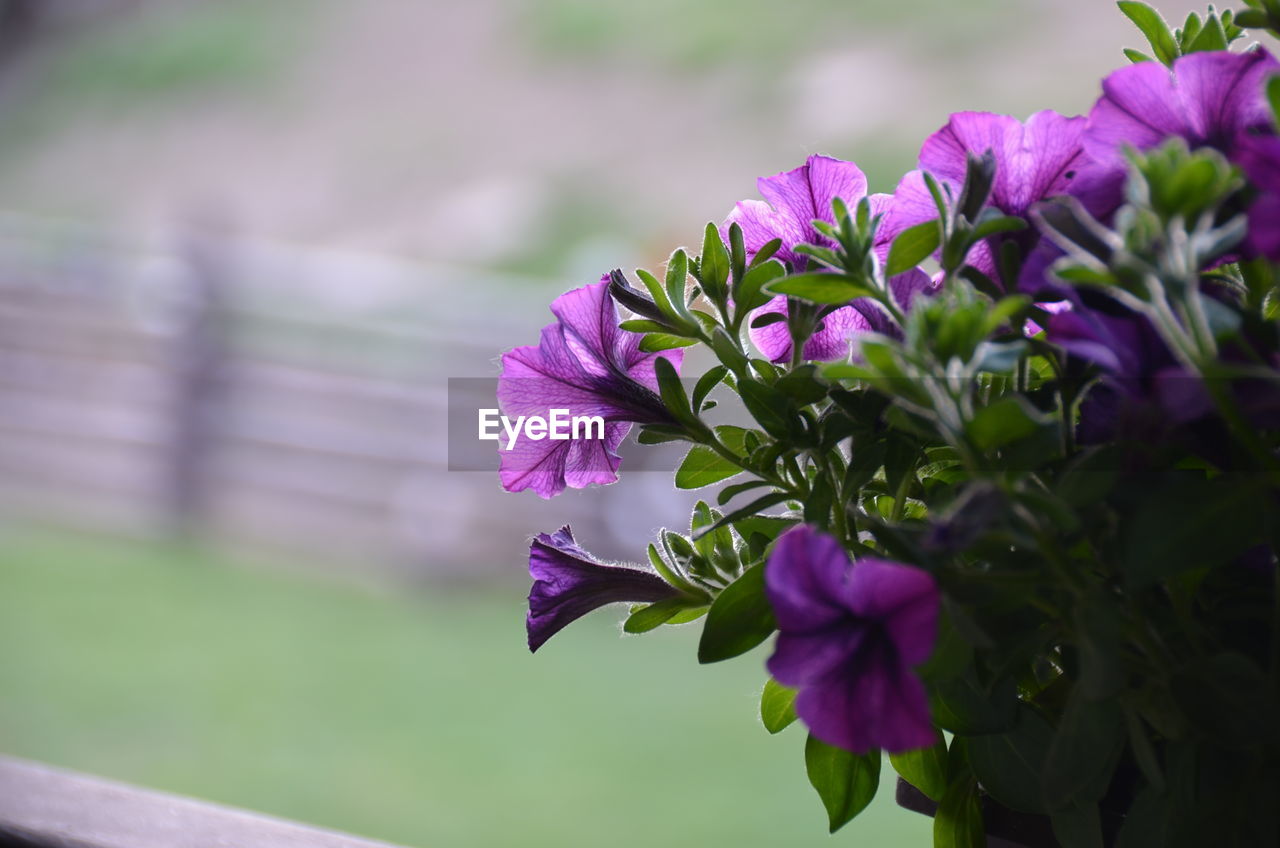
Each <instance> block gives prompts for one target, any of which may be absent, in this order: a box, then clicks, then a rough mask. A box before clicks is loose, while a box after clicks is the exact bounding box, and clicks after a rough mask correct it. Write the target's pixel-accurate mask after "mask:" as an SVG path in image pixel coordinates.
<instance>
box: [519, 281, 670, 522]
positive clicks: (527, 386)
mask: <svg viewBox="0 0 1280 848" xmlns="http://www.w3.org/2000/svg"><path fill="white" fill-rule="evenodd" d="M608 290H609V278H608V277H607V276H606V277H604V278H602V279H601V281H600V282H599V283H595V284H592V285H589V286H584V287H582V288H580V289H574V290H573V291H570V292H566V293H565V294H562V295H560V297H558V298H556V300H555V302H553V303H552V304H551V312H552V313H553V314H554V315H555V316H556V319H557V320H556V323H554V324H549V325H548V326H546V327H544V328H543V330H542V337H541V340H540V341H539V343H538V344H537V346H526V347H517V348H515V349H513V350H510V351H508V352H507V353H504V354H503V355H502V376H501V377H499V378H498V404H499V407H500V408H501V411H502V414H503V415H504V416H506V417H507V418H509V419H511V420H512V421H515V420H517V419H518V418H519V416H533V415H537V416H542V417H543V418H549V417H550V414H551V410H553V409H555V410H567V411H568V413H567V414H568V416H571V417H576V416H599V417H600V418H602V419H604V438H602V439H601V438H598V437H597V438H573V439H559V440H557V439H550V438H543V439H541V440H537V441H535V440H533V439H530V438H521V439H517V440H516V442H515V445H514V447H512V448H511V449H510V450H505V451H503V452H502V454H501V465H500V468H499V477H500V479H501V480H502V487H503V488H504V489H506V490H507V491H509V492H518V491H521V490H523V489H533V490H534V491H535V492H537V493H538V495H540V496H541V497H544V498H550V497H553V496H555V495H558V494H559V493H560V492H562V491H564V489H565V487H566V486H572V487H573V488H575V489H581V488H585V487H586V486H589V485H592V484H597V485H604V484H608V483H613V482H615V481H616V480H617V479H618V474H617V470H618V463H619V461H620V460H619V457H618V455H617V453H616V451H617V448H618V445H620V444H621V443H622V440H623V438H624V437H625V436H626V435H627V433H628V431H630V429H631V425H632V424H658V423H661V424H670V423H674V420H673V419H672V418H671V416H670V414H669V413H668V412H667V410H666V407H665V406H663V404H662V400H661V398H659V397H658V395H657V389H658V381H657V377H656V376H655V374H654V363H655V361H656V360H657V358H658V356H662V357H664V358H666V359H667V360H668V361H669V362H671V364H672V365H674V366H675V367H676V369H677V370H679V367H680V362H681V358H682V351H679V350H674V351H663V352H662V353H661V354H653V353H644V352H642V351H641V350H640V339H641V336H640V334H638V333H630V332H627V331H625V330H622V329H619V327H618V309H617V307H616V306H615V305H614V303H613V300H612V299H611V298H610V297H609V291H608ZM586 435H588V436H598V435H599V432H598V428H597V430H596V431H592V430H591V428H590V427H588V428H586Z"/></svg>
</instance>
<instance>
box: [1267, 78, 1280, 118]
mask: <svg viewBox="0 0 1280 848" xmlns="http://www.w3.org/2000/svg"><path fill="white" fill-rule="evenodd" d="M1267 103H1268V104H1270V106H1271V117H1272V118H1273V119H1274V120H1275V121H1276V123H1278V124H1280V76H1276V77H1272V78H1271V79H1269V80H1267Z"/></svg>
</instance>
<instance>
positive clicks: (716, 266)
mask: <svg viewBox="0 0 1280 848" xmlns="http://www.w3.org/2000/svg"><path fill="white" fill-rule="evenodd" d="M698 279H699V281H700V282H701V283H702V287H703V289H704V290H705V291H706V292H707V294H708V295H710V296H711V297H712V298H713V299H715V298H718V297H719V296H720V294H721V293H722V292H724V291H725V283H726V282H728V280H729V251H728V250H726V249H725V246H724V241H722V240H721V238H720V230H718V229H717V228H716V225H715V224H707V229H706V233H705V234H704V236H703V239H702V257H701V259H700V260H699V266H698Z"/></svg>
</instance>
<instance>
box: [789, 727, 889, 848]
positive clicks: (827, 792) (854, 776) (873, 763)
mask: <svg viewBox="0 0 1280 848" xmlns="http://www.w3.org/2000/svg"><path fill="white" fill-rule="evenodd" d="M804 763H805V769H806V771H808V773H809V783H810V784H812V785H813V788H814V789H816V790H818V797H819V798H821V799H822V805H823V806H824V807H826V808H827V819H828V822H829V824H830V827H831V832H832V833H835V832H836V831H837V830H839V829H840V828H842V827H844V826H845V825H846V824H848V823H849V822H851V821H853V819H854V817H855V816H857V815H858V813H860V812H862V811H863V810H864V809H866V807H867V805H868V804H870V803H871V799H872V798H874V797H876V790H878V789H879V788H880V751H879V749H875V750H872V751H869V752H867V753H866V754H853V753H850V752H849V751H845V750H843V749H841V748H836V747H834V746H831V745H828V744H827V743H825V742H822V741H820V740H818V739H816V738H814V737H813V736H812V735H810V736H809V739H808V740H807V741H806V742H805V745H804Z"/></svg>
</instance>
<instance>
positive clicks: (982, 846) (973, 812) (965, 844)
mask: <svg viewBox="0 0 1280 848" xmlns="http://www.w3.org/2000/svg"><path fill="white" fill-rule="evenodd" d="M986 845H987V835H986V827H985V825H984V824H983V822H982V795H981V793H980V792H979V791H978V784H977V782H976V781H975V780H974V779H973V775H971V774H967V773H966V774H964V775H962V776H960V777H958V778H956V779H955V780H953V781H952V782H951V784H950V785H949V786H947V789H946V791H945V792H944V793H943V795H942V800H941V801H940V802H939V803H938V811H937V812H936V813H934V814H933V848H986Z"/></svg>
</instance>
